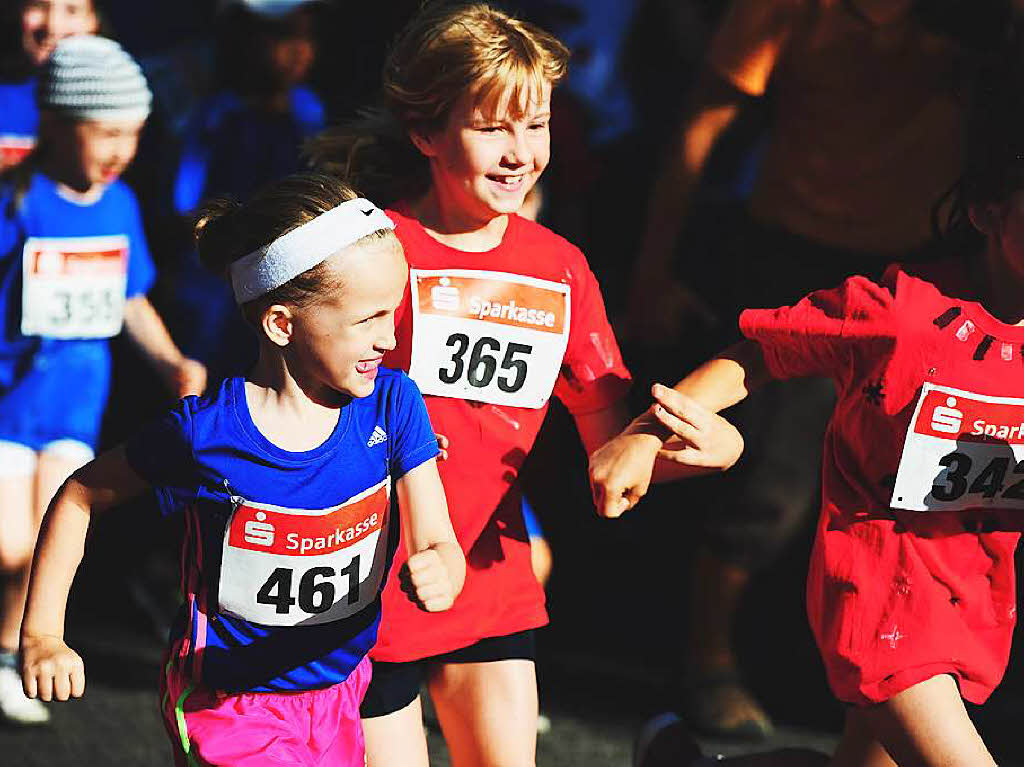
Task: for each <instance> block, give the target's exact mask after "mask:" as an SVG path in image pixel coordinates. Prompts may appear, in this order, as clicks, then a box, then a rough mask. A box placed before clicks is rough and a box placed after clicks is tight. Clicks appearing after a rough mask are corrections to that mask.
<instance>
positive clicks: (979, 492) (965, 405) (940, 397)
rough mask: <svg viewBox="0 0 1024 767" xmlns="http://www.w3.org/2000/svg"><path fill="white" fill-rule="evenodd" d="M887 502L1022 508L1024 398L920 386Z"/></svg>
mask: <svg viewBox="0 0 1024 767" xmlns="http://www.w3.org/2000/svg"><path fill="white" fill-rule="evenodd" d="M891 503H892V506H893V508H897V509H909V510H911V511H929V510H944V511H960V510H965V509H984V508H992V509H1024V399H1019V398H1015V397H987V396H983V395H980V394H972V393H971V392H966V391H961V390H959V389H951V388H949V387H945V386H935V385H933V384H925V385H924V388H923V389H922V391H921V397H920V399H919V400H918V403H917V409H916V410H915V411H914V417H913V420H912V421H911V422H910V428H909V429H908V430H907V438H906V441H905V442H904V444H903V456H902V457H901V458H900V466H899V470H898V472H897V474H896V484H895V487H894V489H893V494H892V501H891Z"/></svg>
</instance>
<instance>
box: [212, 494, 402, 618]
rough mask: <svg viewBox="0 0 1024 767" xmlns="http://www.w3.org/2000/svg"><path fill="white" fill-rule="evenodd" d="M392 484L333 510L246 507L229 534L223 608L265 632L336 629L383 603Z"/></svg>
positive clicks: (244, 503)
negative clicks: (372, 605)
mask: <svg viewBox="0 0 1024 767" xmlns="http://www.w3.org/2000/svg"><path fill="white" fill-rule="evenodd" d="M390 483H391V481H390V478H386V479H384V480H383V481H382V482H380V483H379V484H377V485H376V486H374V487H372V488H370V489H369V490H367V491H365V492H363V493H360V494H359V495H357V496H355V497H353V498H351V499H349V500H348V501H346V502H345V503H343V504H341V505H340V506H334V507H332V508H329V509H320V510H315V511H314V510H309V509H286V508H282V507H280V506H269V505H266V504H260V503H254V502H251V501H241V502H240V503H239V504H238V506H237V508H236V509H235V510H234V512H232V514H231V519H230V520H229V521H228V526H227V530H226V531H225V534H224V546H223V552H222V560H221V572H220V586H219V604H220V609H221V610H222V611H223V612H226V613H230V614H231V615H235V616H237V617H239V618H244V619H245V620H247V621H251V622H253V623H259V624H262V625H265V626H299V625H312V624H317V623H330V622H332V621H336V620H341V619H342V618H347V617H348V616H350V615H353V614H355V613H357V612H359V611H360V610H362V609H363V608H364V607H366V606H367V605H368V604H370V603H371V602H373V600H374V599H376V598H377V594H378V593H379V591H380V588H381V581H382V579H383V575H384V562H385V559H386V555H387V546H388V521H389V519H388V518H389V514H388V511H389V504H390V501H389V493H390Z"/></svg>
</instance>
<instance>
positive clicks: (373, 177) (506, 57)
mask: <svg viewBox="0 0 1024 767" xmlns="http://www.w3.org/2000/svg"><path fill="white" fill-rule="evenodd" d="M568 61H569V50H568V49H567V48H566V47H565V46H564V45H563V44H562V43H561V42H559V40H558V39H557V38H555V37H554V36H553V35H551V34H549V33H548V32H545V31H544V30H542V29H540V28H539V27H536V26H534V25H532V24H529V23H527V22H525V21H520V20H519V19H516V18H513V17H512V16H509V15H508V14H506V13H503V12H502V11H499V10H497V9H495V8H492V7H491V6H489V5H486V4H484V3H472V4H458V5H452V4H450V3H444V2H436V3H433V4H431V5H428V6H427V7H426V8H424V9H423V10H422V11H421V12H420V13H419V14H418V15H417V16H416V17H415V18H413V20H412V21H411V22H410V23H409V24H408V25H407V26H406V27H405V29H404V30H403V31H402V32H401V33H400V34H399V36H398V38H397V39H396V41H395V43H394V45H393V46H392V48H391V51H390V53H389V55H388V58H387V61H386V63H385V65H384V72H383V84H382V91H381V105H380V106H378V107H377V108H374V109H369V110H366V111H365V112H363V113H362V115H361V117H360V119H358V120H356V121H355V122H352V123H349V124H348V125H343V126H341V127H338V128H333V129H330V130H327V131H325V132H324V133H322V134H320V135H319V136H317V137H316V138H314V139H312V140H311V141H310V142H309V144H308V145H307V153H308V154H309V156H310V158H311V159H312V161H313V162H314V163H315V164H316V165H318V166H320V167H322V168H323V169H325V170H327V171H328V172H331V173H334V174H336V175H338V176H340V177H341V178H343V179H346V180H347V181H349V182H350V183H353V184H355V185H356V186H357V187H359V188H360V189H363V190H366V191H367V193H368V195H369V196H370V197H371V198H372V199H375V200H378V201H379V202H381V203H382V204H385V205H389V204H393V203H394V202H396V201H397V200H400V199H408V198H411V197H414V196H418V195H419V194H422V193H423V192H425V191H426V189H427V188H428V186H429V184H430V175H429V168H428V165H427V161H426V159H425V158H424V157H423V156H422V155H421V154H420V153H419V151H418V150H416V148H415V147H414V146H413V145H412V142H411V141H410V140H409V136H408V134H409V132H410V131H415V132H418V133H423V134H430V133H433V132H436V131H438V130H441V129H442V128H443V127H444V125H445V123H446V122H447V120H448V116H449V114H450V113H451V110H452V107H453V105H454V104H455V102H456V101H457V100H458V99H459V97H460V96H462V95H463V94H465V93H470V94H471V95H472V96H473V98H474V99H475V100H476V102H477V104H478V105H479V106H480V107H481V108H482V109H483V111H484V112H485V113H489V114H491V115H493V114H494V113H496V112H497V111H498V109H499V108H500V107H502V106H503V101H504V99H505V97H506V96H507V97H508V101H507V108H508V109H509V110H510V112H511V114H512V116H513V117H514V118H520V117H522V116H523V113H524V112H525V111H526V109H527V108H528V105H529V104H530V102H531V101H534V102H536V101H539V97H540V94H541V93H542V92H543V90H544V88H545V87H546V86H554V85H557V84H558V82H559V81H560V80H562V78H564V77H565V74H566V71H567V69H568Z"/></svg>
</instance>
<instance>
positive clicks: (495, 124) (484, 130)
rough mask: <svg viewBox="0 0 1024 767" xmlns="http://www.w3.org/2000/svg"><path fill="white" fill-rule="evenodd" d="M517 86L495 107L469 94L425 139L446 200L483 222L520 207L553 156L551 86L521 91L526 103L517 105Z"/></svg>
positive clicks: (423, 145)
mask: <svg viewBox="0 0 1024 767" xmlns="http://www.w3.org/2000/svg"><path fill="white" fill-rule="evenodd" d="M512 90H513V89H512V88H511V87H510V88H508V89H506V90H505V92H504V93H503V95H502V96H501V98H499V99H498V100H497V103H496V105H495V107H494V108H493V109H487V108H486V106H487V105H484V104H481V103H480V102H479V99H478V98H477V95H476V94H475V93H466V94H464V95H463V96H462V97H460V98H459V100H458V101H457V102H456V103H455V105H454V106H453V108H452V112H451V114H450V115H449V118H448V122H447V123H446V125H445V127H444V128H443V129H442V130H440V131H439V132H437V133H435V134H433V135H431V136H428V137H423V139H422V141H421V149H423V151H424V153H425V154H426V155H427V157H428V158H429V160H430V168H431V176H432V179H433V186H434V191H435V192H436V194H437V196H438V199H439V200H440V202H441V204H442V205H445V206H454V207H455V208H457V209H458V210H459V212H460V213H461V214H462V216H463V217H465V218H472V219H475V220H477V221H479V222H481V223H485V222H487V221H489V220H490V219H492V218H494V217H495V216H498V215H502V214H507V213H514V212H516V211H518V210H519V209H520V207H522V205H523V200H524V199H525V198H526V195H527V194H528V193H529V191H530V190H531V189H532V188H533V186H534V184H536V183H537V179H538V178H540V175H541V173H543V172H544V169H545V168H546V167H547V165H548V161H549V159H550V157H551V147H550V144H551V134H550V130H549V123H550V119H551V86H550V85H549V84H547V83H545V84H544V86H543V88H542V89H541V91H540V92H536V90H535V89H534V90H532V91H531V89H529V88H522V89H520V93H521V94H522V96H523V102H524V103H520V104H514V105H513V104H510V97H511V94H512ZM516 107H518V108H516Z"/></svg>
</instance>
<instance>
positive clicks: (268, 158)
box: [169, 0, 325, 380]
mask: <svg viewBox="0 0 1024 767" xmlns="http://www.w3.org/2000/svg"><path fill="white" fill-rule="evenodd" d="M319 6H320V3H318V2H310V1H308V0H291V1H289V0H275V1H274V2H266V1H265V0H229V2H227V3H225V4H223V7H222V8H221V11H220V13H219V14H218V15H217V17H216V21H215V24H216V27H215V29H216V36H215V41H216V50H215V55H214V60H215V71H214V83H215V85H214V90H213V93H212V94H211V95H210V96H209V97H208V98H206V99H205V100H204V101H203V102H202V103H201V104H200V106H199V107H198V109H197V110H196V112H195V113H194V114H193V115H192V116H191V118H190V119H189V120H188V123H187V126H186V128H185V133H184V137H183V146H182V150H181V155H180V158H179V161H178V163H177V167H176V169H175V172H174V180H173V184H174V189H173V194H174V199H173V206H174V210H175V212H176V213H177V214H178V215H179V216H180V217H181V218H182V219H187V218H188V217H189V216H190V215H191V214H192V213H193V212H194V211H195V209H196V208H197V206H198V205H199V203H200V201H201V200H203V199H206V198H208V197H211V196H213V195H229V196H231V197H234V198H235V199H238V200H245V199H247V198H248V197H249V196H250V195H251V194H252V193H253V192H254V191H255V190H256V189H257V188H258V187H260V186H261V185H263V184H265V183H267V182H269V181H272V180H274V179H278V178H281V177H283V176H286V175H288V174H289V173H293V172H295V171H296V170H299V169H300V168H301V167H302V161H301V159H300V148H301V145H302V143H303V141H305V140H306V139H307V138H309V137H310V136H312V135H314V134H315V133H317V132H319V131H320V130H321V129H323V127H324V125H325V110H324V106H323V104H322V102H321V100H320V97H319V96H318V95H317V94H316V93H315V92H314V91H313V90H312V89H311V88H310V87H308V86H307V85H306V84H305V83H306V80H307V79H308V77H309V75H310V72H311V70H312V67H313V64H314V61H315V58H316V52H317V42H316V36H315V34H314V30H315V25H316V20H317V14H318V12H319V11H320V8H319ZM175 266H176V268H177V269H178V270H179V271H177V272H176V273H175V274H173V275H169V280H170V281H171V283H172V284H171V285H170V292H171V299H170V300H171V303H172V306H173V316H174V332H175V334H176V337H177V338H178V339H179V340H180V342H181V344H182V346H183V348H184V349H186V350H187V351H188V353H190V354H191V355H193V356H195V357H196V358H197V359H200V360H202V361H203V362H204V363H206V364H207V365H208V366H210V369H211V373H212V379H211V380H213V379H216V378H218V377H222V376H224V375H228V374H230V373H239V372H241V371H242V370H244V369H245V368H246V367H247V366H248V365H249V364H251V363H252V361H253V360H254V359H255V345H254V343H253V341H252V338H251V333H249V332H248V330H247V328H246V326H245V323H244V322H243V321H242V318H241V316H240V315H239V313H238V311H237V309H236V307H235V305H234V301H233V299H232V297H231V295H230V291H228V290H227V289H226V287H225V285H224V284H223V281H222V280H219V279H217V278H216V277H214V276H213V275H211V274H209V273H208V272H206V271H205V270H204V269H202V267H200V266H199V263H198V261H197V260H196V257H195V253H194V250H193V249H191V248H190V249H188V251H187V252H185V253H182V254H181V256H180V260H178V262H177V263H176V264H175Z"/></svg>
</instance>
